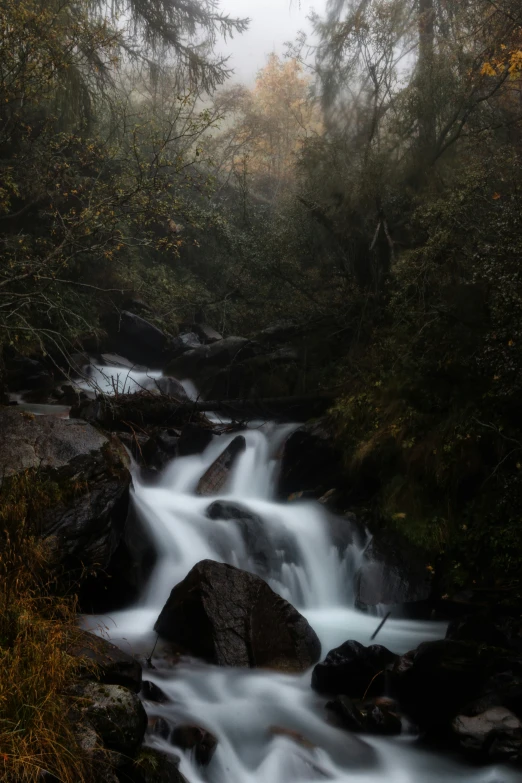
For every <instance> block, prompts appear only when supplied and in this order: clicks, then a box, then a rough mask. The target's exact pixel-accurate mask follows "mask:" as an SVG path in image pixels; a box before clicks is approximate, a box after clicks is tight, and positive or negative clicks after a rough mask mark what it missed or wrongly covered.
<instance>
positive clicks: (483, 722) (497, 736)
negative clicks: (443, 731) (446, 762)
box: [452, 707, 522, 761]
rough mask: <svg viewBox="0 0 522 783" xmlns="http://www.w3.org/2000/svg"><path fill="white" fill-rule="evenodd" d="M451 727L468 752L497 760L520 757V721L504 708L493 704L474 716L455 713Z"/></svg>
mask: <svg viewBox="0 0 522 783" xmlns="http://www.w3.org/2000/svg"><path fill="white" fill-rule="evenodd" d="M452 730H453V733H454V734H455V736H456V737H457V739H458V740H459V742H460V744H461V746H462V747H463V748H465V749H466V750H468V751H473V752H474V753H479V754H480V755H483V756H488V757H489V758H491V759H494V760H498V761H512V760H515V759H516V760H521V759H522V722H521V721H520V720H519V718H517V716H516V715H514V714H513V713H512V712H510V711H509V710H506V709H505V708H504V707H492V708H491V709H489V710H486V712H482V713H481V714H480V715H475V716H474V717H468V716H466V715H458V716H457V717H456V718H455V720H454V721H453V723H452Z"/></svg>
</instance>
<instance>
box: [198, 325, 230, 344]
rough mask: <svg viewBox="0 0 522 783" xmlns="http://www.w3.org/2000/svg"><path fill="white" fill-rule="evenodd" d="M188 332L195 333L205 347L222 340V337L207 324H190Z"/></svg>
mask: <svg viewBox="0 0 522 783" xmlns="http://www.w3.org/2000/svg"><path fill="white" fill-rule="evenodd" d="M190 331H192V332H195V333H196V334H197V336H198V337H199V339H200V340H201V342H202V343H204V344H205V345H210V344H211V343H217V342H218V340H222V339H223V335H222V334H219V332H216V330H215V329H213V328H212V327H211V326H209V325H208V324H191V326H190Z"/></svg>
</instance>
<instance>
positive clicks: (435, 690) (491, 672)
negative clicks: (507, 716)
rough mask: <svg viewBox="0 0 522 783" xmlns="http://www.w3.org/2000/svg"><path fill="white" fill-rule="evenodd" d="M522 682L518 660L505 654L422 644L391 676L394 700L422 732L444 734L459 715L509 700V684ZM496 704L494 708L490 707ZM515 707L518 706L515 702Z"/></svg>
mask: <svg viewBox="0 0 522 783" xmlns="http://www.w3.org/2000/svg"><path fill="white" fill-rule="evenodd" d="M521 681H522V659H521V658H519V657H518V656H517V655H513V654H512V653H510V652H508V651H503V650H499V649H498V648H495V647H488V646H486V645H484V644H480V643H479V644H477V643H474V642H469V641H453V640H451V639H441V640H440V641H435V642H424V643H423V644H421V645H420V646H419V647H418V648H417V649H416V650H413V651H411V652H410V653H407V654H406V655H404V656H401V657H400V658H399V659H398V660H397V661H396V662H395V665H394V667H393V669H392V671H391V673H390V677H389V686H390V688H391V692H392V694H393V695H394V696H396V697H397V698H398V700H399V701H400V703H401V705H403V706H404V708H405V709H406V711H407V712H408V713H409V714H410V715H411V716H412V717H413V719H414V720H415V722H416V723H417V724H418V725H419V726H421V728H423V729H424V730H426V731H428V732H431V733H440V732H443V733H444V732H446V731H447V730H449V726H450V723H451V720H452V719H453V718H454V717H456V716H457V715H458V714H468V715H470V714H471V715H472V714H478V713H479V712H481V711H485V710H486V709H487V708H488V707H490V706H502V707H506V708H508V709H509V704H510V703H511V702H509V703H508V702H506V703H504V704H502V703H499V701H500V700H504V699H505V698H507V699H509V698H510V696H511V695H512V696H513V698H514V699H515V700H516V696H517V694H516V693H515V692H513V693H511V689H510V687H509V685H508V683H509V682H511V683H513V685H514V686H515V684H516V683H517V682H518V685H519V690H518V698H520V683H521ZM495 702H496V703H495ZM519 703H520V702H519Z"/></svg>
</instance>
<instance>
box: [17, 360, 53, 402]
mask: <svg viewBox="0 0 522 783" xmlns="http://www.w3.org/2000/svg"><path fill="white" fill-rule="evenodd" d="M5 375H6V382H7V386H8V388H9V390H10V391H11V392H15V391H29V390H31V391H39V392H42V393H43V394H44V396H46V395H47V394H48V393H49V392H50V391H51V389H52V387H53V385H54V378H53V375H52V373H51V372H50V371H49V370H48V368H47V367H46V366H45V364H44V363H43V362H42V361H40V360H39V359H31V358H29V357H28V356H22V354H19V353H16V352H14V351H13V352H11V354H10V355H9V352H8V354H7V355H6V357H5Z"/></svg>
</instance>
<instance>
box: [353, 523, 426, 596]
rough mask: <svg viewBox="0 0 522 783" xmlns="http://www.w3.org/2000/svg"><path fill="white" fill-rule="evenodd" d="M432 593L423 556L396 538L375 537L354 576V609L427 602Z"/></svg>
mask: <svg viewBox="0 0 522 783" xmlns="http://www.w3.org/2000/svg"><path fill="white" fill-rule="evenodd" d="M431 592H432V577H431V574H430V572H429V571H428V570H427V569H426V564H425V560H424V557H423V555H422V553H421V552H418V551H417V550H415V549H414V548H413V547H412V546H411V544H409V543H408V542H406V541H403V540H402V539H401V538H399V537H398V536H395V535H391V534H389V533H379V534H376V535H375V536H374V537H373V539H372V540H371V541H370V544H369V545H368V547H367V548H366V550H365V553H364V559H363V562H362V564H361V566H360V568H359V569H358V571H357V573H356V575H355V603H356V606H357V607H358V608H360V609H368V608H369V607H373V606H377V605H379V604H387V605H393V604H404V603H414V602H420V601H427V600H428V599H429V598H430V596H431Z"/></svg>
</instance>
